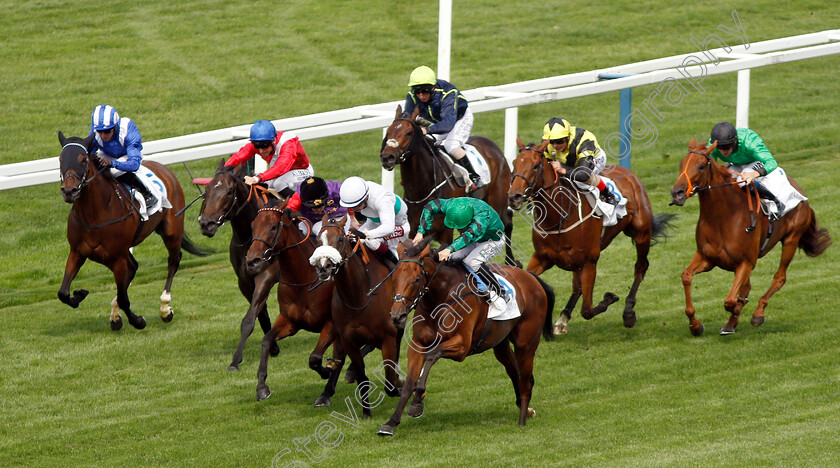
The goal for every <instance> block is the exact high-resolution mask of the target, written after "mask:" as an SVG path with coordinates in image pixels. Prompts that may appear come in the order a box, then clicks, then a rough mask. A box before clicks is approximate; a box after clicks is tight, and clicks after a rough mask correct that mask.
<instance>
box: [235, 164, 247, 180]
mask: <svg viewBox="0 0 840 468" xmlns="http://www.w3.org/2000/svg"><path fill="white" fill-rule="evenodd" d="M247 166H248V165H247V164H239V165H237V166H236V168H235V169H234V170H233V175H234V176H236V177H239V178H242V177H244V176H245V170H246V168H247Z"/></svg>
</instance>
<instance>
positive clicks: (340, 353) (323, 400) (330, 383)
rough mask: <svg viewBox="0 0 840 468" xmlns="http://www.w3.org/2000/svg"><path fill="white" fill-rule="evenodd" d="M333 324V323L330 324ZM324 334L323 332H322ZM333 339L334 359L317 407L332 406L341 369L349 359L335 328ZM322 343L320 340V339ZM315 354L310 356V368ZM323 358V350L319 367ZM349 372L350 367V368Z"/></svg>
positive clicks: (319, 359)
mask: <svg viewBox="0 0 840 468" xmlns="http://www.w3.org/2000/svg"><path fill="white" fill-rule="evenodd" d="M328 323H329V324H332V321H330V322H328ZM321 333H322V334H323V331H322V332H321ZM332 334H333V337H332V338H331V339H332V343H333V359H332V362H331V364H330V365H329V366H328V369H329V373H330V374H329V378H328V379H327V383H326V385H324V391H323V392H321V394H320V395H319V396H318V398H317V399H315V406H330V398H331V397H332V396H333V395H335V385H336V383H337V382H338V377H339V376H340V375H341V369H342V368H343V367H344V361H345V360H346V358H347V353H346V352H345V351H344V347H343V346H341V340H340V339H336V338H337V337H338V335H337V333H336V331H335V327H333V331H332ZM319 342H320V339H319ZM313 356H314V351H313V354H312V355H310V356H309V367H312V364H313ZM322 357H323V350H321V354H320V356H319V357H318V358H317V359H318V361H317V363H318V365H319V366H320V365H321V358H322ZM348 370H349V366H348Z"/></svg>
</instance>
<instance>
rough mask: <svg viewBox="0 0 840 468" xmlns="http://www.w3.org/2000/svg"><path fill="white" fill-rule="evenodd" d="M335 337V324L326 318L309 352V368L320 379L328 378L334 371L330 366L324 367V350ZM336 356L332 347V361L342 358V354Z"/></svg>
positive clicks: (336, 335) (336, 333)
mask: <svg viewBox="0 0 840 468" xmlns="http://www.w3.org/2000/svg"><path fill="white" fill-rule="evenodd" d="M337 337H338V332H337V331H336V329H335V325H334V324H333V322H332V320H327V322H326V323H325V324H324V326H323V328H321V333H320V334H319V335H318V342H317V343H315V349H313V350H312V353H310V354H309V368H310V369H312V370H314V371H315V372H317V373H318V375H320V376H321V378H322V379H329V378H330V377H331V376H332V374H333V372H334V370H333V369H332V368H331V367H332V366H330V367H324V351H326V349H327V347H328V346H329V345H330V344H332V343H333V342H334V341H336V338H337ZM336 344H338V343H336ZM343 353H344V352H343V351H342V354H343ZM345 355H346V354H345ZM336 357H337V356H336V348H335V347H333V362H337V361H339V360H343V359H344V357H343V356H338V359H336Z"/></svg>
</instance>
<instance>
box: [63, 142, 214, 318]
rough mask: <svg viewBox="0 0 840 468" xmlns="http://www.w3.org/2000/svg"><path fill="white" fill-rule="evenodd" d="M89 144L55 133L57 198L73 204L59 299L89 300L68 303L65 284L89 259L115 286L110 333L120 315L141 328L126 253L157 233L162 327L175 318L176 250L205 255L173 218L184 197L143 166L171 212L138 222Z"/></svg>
mask: <svg viewBox="0 0 840 468" xmlns="http://www.w3.org/2000/svg"><path fill="white" fill-rule="evenodd" d="M93 138H94V136H93V134H90V135H88V137H87V138H84V139H82V138H79V137H70V138H65V137H64V134H62V133H61V132H58V141H59V142H60V143H61V146H62V147H61V154H60V156H59V161H60V166H61V195H62V196H63V197H64V201H66V202H67V203H72V204H73V207H72V208H71V209H70V216H69V217H68V219H67V241H68V242H69V243H70V255H69V256H68V257H67V265H66V266H65V268H64V280H63V281H62V282H61V288H60V289H59V290H58V298H59V299H60V300H61V302H63V303H65V304H68V305H69V306H70V307H73V308H76V307H78V306H79V303H80V302H82V300H83V299H84V298H85V297H86V296H87V295H88V291H87V290H86V289H77V290H75V291H73V296H72V297H71V296H70V283H71V282H72V281H73V279H74V278H75V277H76V274H78V273H79V269H81V268H82V265H83V264H84V263H85V261H86V260H87V259H88V258H90V259H91V260H93V261H94V262H97V263H101V264H103V265H105V266H107V267H108V269H109V270H111V272H113V274H114V280H115V281H116V283H117V296H116V297H115V298H114V300H113V301H111V319H110V321H111V329H112V330H119V329H120V328H122V318H121V317H120V309H122V310H123V311H124V312H125V315H126V317H127V318H128V323H130V324H131V325H132V326H134V328H138V329H139V328H144V327H145V326H146V319H144V318H143V316H142V315H135V314H134V312H132V311H131V304H130V301H129V300H128V286H129V284H131V280H132V279H134V274H135V273H136V272H137V260H135V259H134V256H133V255H132V254H131V251H130V250H129V248H131V247H133V246H135V245H138V244H140V243H141V242H143V240H144V239H146V237H148V236H149V234H151V233H152V232H157V233H158V235H160V237H161V238H162V239H163V243H164V245H165V246H166V249H167V250H168V251H169V274H168V275H167V276H166V284H165V285H164V287H163V294H161V296H160V317H161V319H162V320H163V321H164V322H170V321H171V320H172V318H173V316H174V312H173V311H172V307H170V305H169V303H170V301H171V300H172V295H171V292H170V291H171V288H172V278H174V277H175V272H177V271H178V265H179V264H180V262H181V249H182V248H183V249H184V250H186V251H187V252H189V253H191V254H195V255H200V256H204V255H207V253H206V252H204V251H203V250H201V249H199V248H198V247H197V246H196V245H195V244H193V243H192V242H191V241H190V239H189V238H188V237H187V235H186V234H185V233H184V218H183V217H180V216H176V214H175V213H177V212H178V210H179V209H181V208H182V207H183V206H184V192H183V191H182V190H181V185H180V184H178V179H176V178H175V174H173V173H172V171H170V170H169V169H167V168H166V167H165V166H163V165H161V164H159V163H156V162H145V163H143V165H144V166H146V167H148V168H149V169H151V170H152V172H154V173H155V175H157V177H158V178H159V179H160V180H161V181H162V182H163V185H164V186H165V187H166V192H167V198H168V199H169V202H170V203H171V204H172V208H169V209H163V210H161V211H159V212H157V213H155V214H154V215H152V216H149V219H148V220H147V221H142V220H141V218H140V213H139V211H138V209H139V208H138V203H137V202H136V201H135V200H133V199H132V198H131V197H130V196H129V195H128V192H126V190H125V189H124V188H123V187H122V186H120V184H119V183H118V182H117V181H116V180H115V179H114V178H113V177H111V173H110V172H109V171H108V170H107V169H106V168H104V167H103V168H102V169H100V168H99V167H98V165H99V164H98V163H99V161H98V158H96V157H95V156H91V155H90V151H91V149H92V147H93Z"/></svg>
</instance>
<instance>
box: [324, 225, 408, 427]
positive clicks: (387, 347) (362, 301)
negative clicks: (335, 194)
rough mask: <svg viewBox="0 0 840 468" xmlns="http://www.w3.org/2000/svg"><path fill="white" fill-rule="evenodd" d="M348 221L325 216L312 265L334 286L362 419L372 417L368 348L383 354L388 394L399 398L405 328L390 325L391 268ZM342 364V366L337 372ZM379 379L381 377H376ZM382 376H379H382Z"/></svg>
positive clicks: (335, 310)
mask: <svg viewBox="0 0 840 468" xmlns="http://www.w3.org/2000/svg"><path fill="white" fill-rule="evenodd" d="M347 216H348V215H346V214H345V215H344V216H342V217H341V218H340V219H330V218H328V217H327V216H326V215H324V218H323V220H322V222H321V224H322V227H321V232H319V233H318V244H319V246H318V248H317V249H316V250H315V252H313V254H312V256H311V257H310V259H309V262H310V263H311V264H313V265H315V269H316V271H317V273H318V279H319V280H320V281H323V282H327V281H331V282H332V283H333V284H334V290H333V295H332V304H331V308H332V321H333V325H334V326H335V329H336V330H337V332H338V335H339V337H340V342H341V347H342V348H343V349H344V351H345V352H346V353H347V356H349V358H350V368H349V370H352V371H353V373H354V375H355V376H356V382H357V384H358V387H357V392H356V396H357V397H361V404H362V417H363V418H369V417H370V415H371V412H370V409H371V406H370V403H369V401H368V397H367V396H368V394H369V393H371V392H370V391H368V390H369V389H370V388H371V385H372V384H371V382H370V380H369V379H368V377H367V375H366V374H365V362H364V359H363V358H364V356H363V354H362V352H361V351H360V348H362V347H363V346H372V347H374V348H378V349H380V350H382V359H383V362H382V363H381V364H380V365H379V367H378V368H377V371H379V370H380V369H383V368H384V373H385V379H384V380H383V381H382V382H383V384H384V385H385V393H386V394H387V395H389V396H397V395H399V391H400V389H399V387H400V385H399V378H398V371H399V357H400V347H399V344H400V340H401V339H402V329H398V328H397V327H396V326H394V324H393V322H392V321H391V319H390V317H389V315H388V310H389V307H390V305H391V300H392V298H393V296H394V282H393V279H391V278H390V274H391V269H390V268H389V267H388V266H387V265H386V263H385V262H384V261H383V260H382V259H381V258H380V257H379V256H378V255H373V254H372V253H371V252H370V251H369V250H368V249H367V247H366V246H365V245H364V243H363V242H361V241H359V240H358V239H357V238H356V237H355V236H347V235H346V234H345V232H344V226H345V224H346V223H347ZM342 365H343V362H340V361H339V362H338V368H337V372H340V371H341V366H342ZM375 374H376V372H375ZM377 377H380V378H381V376H380V375H378V374H377Z"/></svg>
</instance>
